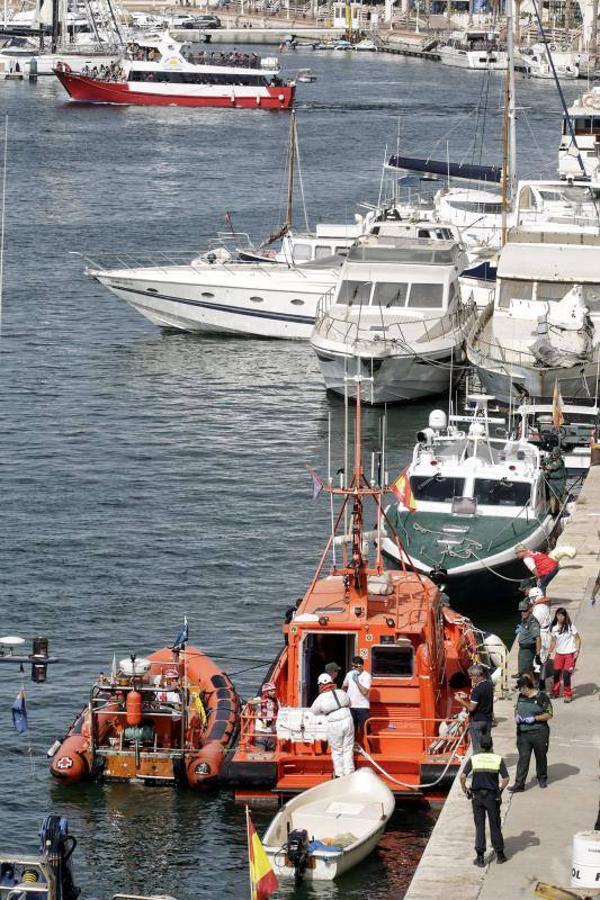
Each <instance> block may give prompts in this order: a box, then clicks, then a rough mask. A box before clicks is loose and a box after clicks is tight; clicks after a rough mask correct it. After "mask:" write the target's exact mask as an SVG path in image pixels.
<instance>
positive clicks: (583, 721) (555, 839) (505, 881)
mask: <svg viewBox="0 0 600 900" xmlns="http://www.w3.org/2000/svg"><path fill="white" fill-rule="evenodd" d="M599 529H600V466H598V467H593V468H592V469H591V470H590V473H589V475H588V477H587V479H586V481H585V483H584V485H583V489H582V491H581V494H580V495H579V498H578V500H577V503H576V506H575V510H574V513H573V515H572V516H570V517H569V519H568V520H567V522H566V525H565V530H564V532H563V534H562V536H561V538H560V539H559V543H561V544H570V545H572V546H574V547H575V548H576V549H577V555H576V557H575V558H574V559H573V560H565V561H564V563H563V564H561V568H560V572H559V574H558V575H557V576H556V578H555V579H554V580H553V581H552V582H551V584H550V585H549V588H548V595H549V597H550V599H551V603H552V609H553V610H556V608H557V607H558V606H564V607H566V608H567V609H568V611H569V614H570V615H571V617H572V618H573V620H574V621H575V623H576V625H577V627H578V629H579V631H580V633H581V635H582V652H581V655H580V658H579V660H578V663H577V668H576V670H575V673H574V676H573V685H574V701H573V703H571V704H569V705H565V704H564V702H563V700H562V699H560V700H554V701H553V705H554V718H553V719H552V721H551V723H550V749H549V753H548V763H549V768H548V777H549V784H548V788H547V789H546V790H541V789H540V788H539V787H538V785H537V780H536V779H535V765H534V762H533V759H532V764H531V767H530V772H529V779H528V782H527V787H526V791H525V792H524V793H517V794H514V795H511V794H509V793H507V792H505V793H504V796H503V803H502V810H503V831H504V838H505V843H506V854H507V856H508V862H507V863H505V864H504V865H498V864H497V863H496V862H495V854H493V853H492V851H491V848H490V847H489V846H488V851H487V854H486V860H487V863H488V864H487V866H486V868H484V869H480V868H477V867H476V866H474V865H473V859H474V856H475V852H474V835H475V829H474V825H473V815H472V809H471V803H470V802H469V801H468V800H467V798H466V797H465V795H464V794H463V792H462V790H461V787H460V783H459V781H458V778H457V779H456V781H455V782H454V785H453V787H452V789H451V791H450V794H449V796H448V798H447V800H446V803H445V804H444V807H443V809H442V812H441V813H440V816H439V819H438V821H437V823H436V825H435V828H434V830H433V832H432V834H431V838H430V840H429V842H428V844H427V847H426V849H425V852H424V853H423V856H422V858H421V861H420V863H419V866H418V868H417V870H416V872H415V874H414V876H413V879H412V882H411V884H410V887H409V890H408V892H407V893H406V895H405V900H431V898H432V897H438V896H439V897H444V900H475V898H478V900H508V898H510V900H517V898H526V897H527V898H531V896H532V895H533V887H534V886H535V883H536V882H537V881H544V882H548V883H551V884H553V885H556V886H560V887H563V888H568V887H569V883H570V878H571V846H572V838H573V835H574V834H575V833H576V832H578V831H585V830H590V829H592V828H593V827H594V823H595V820H596V815H597V813H598V802H599V799H600V796H599V795H600V785H599V782H598V760H599V756H600V715H599V713H600V708H599V706H598V700H599V699H600V697H599V694H598V670H599V664H598V660H599V659H600V599H599V601H598V603H595V602H594V600H593V597H594V592H595V591H596V590H597V579H598V573H599V567H600V530H599ZM524 574H525V573H524ZM514 605H515V609H514V620H515V625H516V624H517V622H518V619H519V614H518V612H517V609H516V603H515V604H514ZM516 671H517V646H516V642H515V644H514V645H513V647H512V649H511V653H510V657H509V675H511V674H513V673H515V672H516ZM509 682H510V683H511V684H514V681H512V680H511V679H510V678H509ZM515 700H516V692H515V691H514V689H510V693H509V695H508V696H505V697H500V698H498V699H497V701H496V704H495V712H496V718H497V720H498V725H497V726H496V727H495V728H494V729H493V732H492V735H493V738H494V749H495V750H496V752H498V753H501V754H502V755H503V756H504V758H505V760H506V763H507V765H508V768H509V772H510V775H511V782H512V781H513V780H514V774H515V768H516V762H517V752H516V732H515V724H514V704H515Z"/></svg>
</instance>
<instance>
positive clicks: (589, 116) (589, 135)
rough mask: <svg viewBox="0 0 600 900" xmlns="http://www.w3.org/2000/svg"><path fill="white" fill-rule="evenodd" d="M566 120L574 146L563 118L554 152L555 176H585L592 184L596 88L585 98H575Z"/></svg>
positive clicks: (598, 110)
mask: <svg viewBox="0 0 600 900" xmlns="http://www.w3.org/2000/svg"><path fill="white" fill-rule="evenodd" d="M568 117H569V119H570V124H571V128H572V129H573V133H574V135H575V139H576V141H577V146H575V145H574V144H573V139H572V137H571V130H570V128H569V123H568V122H567V119H566V117H563V125H562V136H561V139H560V146H559V148H558V174H559V175H560V177H561V178H581V177H582V176H583V175H586V176H587V177H588V178H591V179H592V180H595V179H597V177H598V174H599V169H600V153H599V150H600V87H592V88H591V89H590V90H589V91H588V92H587V93H586V94H583V96H581V97H578V98H577V99H576V100H575V102H574V103H573V105H572V106H570V107H569V109H568ZM580 160H581V163H580ZM582 166H583V169H584V171H583V172H582V170H581V167H582Z"/></svg>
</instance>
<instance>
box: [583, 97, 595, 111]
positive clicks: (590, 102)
mask: <svg viewBox="0 0 600 900" xmlns="http://www.w3.org/2000/svg"><path fill="white" fill-rule="evenodd" d="M583 105H584V106H585V108H586V109H594V107H595V106H596V98H595V97H594V95H593V94H585V96H584V98H583Z"/></svg>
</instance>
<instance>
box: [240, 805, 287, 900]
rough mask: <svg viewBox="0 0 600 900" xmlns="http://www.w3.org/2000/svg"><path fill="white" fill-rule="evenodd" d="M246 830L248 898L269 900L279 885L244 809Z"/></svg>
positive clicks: (248, 814)
mask: <svg viewBox="0 0 600 900" xmlns="http://www.w3.org/2000/svg"><path fill="white" fill-rule="evenodd" d="M246 830H247V832H248V861H249V865H250V898H251V900H269V897H270V896H271V894H274V893H275V891H276V890H277V888H278V887H279V883H278V881H277V878H276V877H275V872H274V871H273V869H272V868H271V863H270V862H269V858H268V856H267V854H266V853H265V850H264V847H263V845H262V844H261V842H260V838H259V836H258V834H257V833H256V828H255V827H254V824H253V822H252V819H251V818H250V813H249V811H248V807H246Z"/></svg>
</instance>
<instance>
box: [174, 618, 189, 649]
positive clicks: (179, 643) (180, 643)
mask: <svg viewBox="0 0 600 900" xmlns="http://www.w3.org/2000/svg"><path fill="white" fill-rule="evenodd" d="M188 636H189V634H188V620H187V616H184V617H183V625H182V626H181V628H180V629H179V634H178V635H177V637H176V638H175V643H174V644H173V646H172V647H171V650H183V648H184V647H185V645H186V644H187V640H188Z"/></svg>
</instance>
